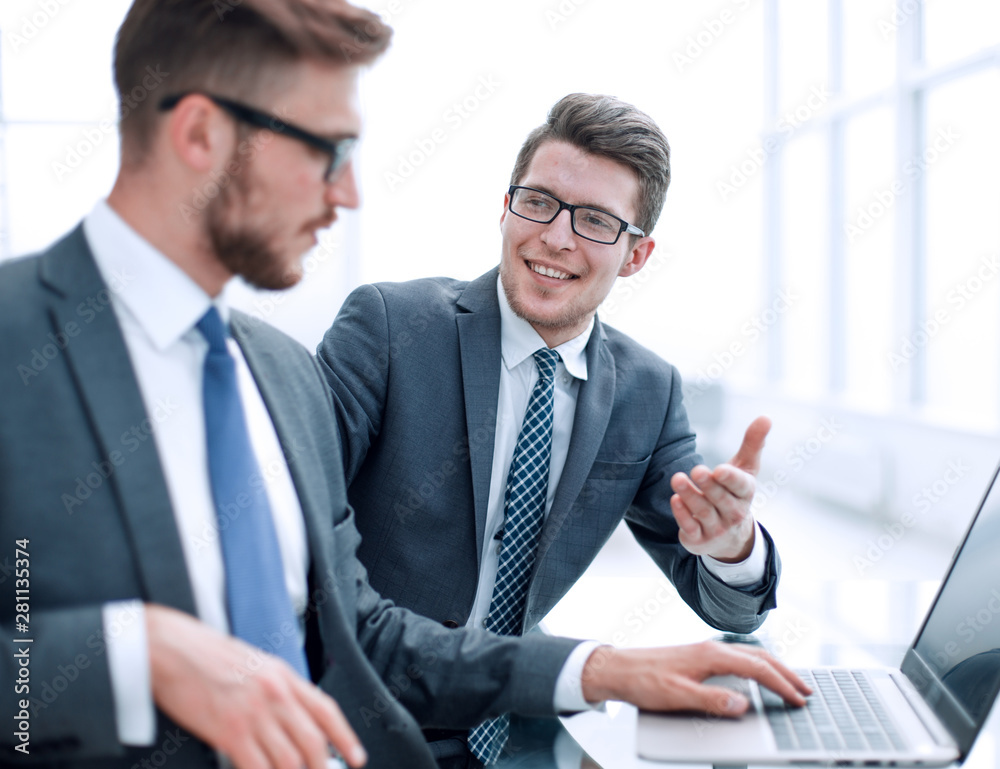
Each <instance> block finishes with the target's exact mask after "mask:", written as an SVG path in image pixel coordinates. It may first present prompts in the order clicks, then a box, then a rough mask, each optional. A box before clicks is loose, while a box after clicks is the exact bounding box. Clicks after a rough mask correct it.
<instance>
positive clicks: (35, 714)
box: [0, 228, 573, 769]
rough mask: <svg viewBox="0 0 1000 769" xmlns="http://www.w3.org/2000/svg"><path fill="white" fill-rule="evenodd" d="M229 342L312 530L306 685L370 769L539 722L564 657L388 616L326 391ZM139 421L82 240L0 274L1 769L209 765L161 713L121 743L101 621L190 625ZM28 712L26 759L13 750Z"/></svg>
mask: <svg viewBox="0 0 1000 769" xmlns="http://www.w3.org/2000/svg"><path fill="white" fill-rule="evenodd" d="M233 330H234V336H235V337H236V338H237V341H238V342H239V343H240V345H241V347H242V349H243V351H244V354H245V356H246V359H247V362H248V364H249V366H250V369H251V371H252V372H253V374H254V377H255V379H256V381H257V384H258V387H259V389H260V392H261V395H262V396H263V398H264V402H265V403H266V405H267V408H268V410H269V411H270V414H271V418H272V420H273V422H274V425H275V428H276V430H277V433H278V436H279V438H280V440H281V442H282V445H283V447H284V448H285V450H286V457H287V458H288V464H289V469H290V470H291V475H292V479H293V481H294V484H295V488H296V490H297V492H298V495H299V499H300V502H301V504H302V510H303V514H304V516H305V523H306V529H307V533H308V538H309V555H310V571H309V575H308V576H309V595H310V604H309V609H308V614H307V655H308V657H309V662H310V668H311V671H312V675H313V678H314V679H315V680H316V681H317V682H318V683H319V684H320V686H322V687H323V688H324V689H325V690H326V691H328V692H329V693H330V694H331V695H332V696H333V697H334V698H335V699H336V700H337V701H338V702H339V703H340V706H341V708H342V709H343V711H344V713H345V714H346V716H347V718H348V719H349V720H350V722H351V724H352V725H353V727H354V728H355V730H356V731H357V732H358V733H359V735H360V737H361V739H362V741H363V743H364V744H365V747H366V748H367V750H368V752H369V754H370V756H371V765H372V766H375V767H378V766H393V767H395V766H403V765H406V766H415V767H428V768H429V767H433V766H434V763H433V761H432V759H431V758H430V756H429V754H428V753H427V749H426V747H425V745H424V742H423V738H422V737H421V733H420V731H419V729H418V726H417V722H420V724H422V725H432V726H444V727H456V728H462V727H469V726H471V725H473V724H475V723H476V722H478V721H480V720H482V719H483V718H485V717H487V716H489V715H493V714H496V713H499V712H503V711H507V710H514V711H521V712H523V713H525V714H527V715H551V714H552V694H553V690H554V686H555V678H556V676H557V674H558V672H559V670H560V668H561V666H562V664H563V662H564V661H565V658H566V656H567V655H568V653H569V651H570V650H571V648H572V646H573V642H570V641H567V640H565V639H548V638H544V639H521V640H524V641H526V642H525V643H522V644H511V643H510V642H509V641H508V640H506V639H498V638H496V637H494V636H491V635H490V634H487V633H485V632H466V631H461V630H448V629H446V628H444V627H442V626H441V625H440V624H439V623H435V622H432V621H430V620H427V619H425V618H423V617H418V616H416V615H414V614H412V613H411V612H408V611H406V610H403V609H401V608H397V607H394V606H393V605H392V604H391V603H390V602H389V601H386V600H383V599H382V598H381V597H380V596H379V595H378V594H377V593H376V592H375V591H374V590H373V589H372V588H371V587H370V586H369V584H368V581H367V579H366V575H365V570H364V568H363V567H362V566H361V564H360V563H359V562H358V561H357V559H356V557H355V550H356V548H357V547H358V543H359V541H360V538H359V536H358V532H357V530H356V529H355V525H354V519H353V515H352V513H351V510H350V509H349V508H348V507H347V504H346V499H345V493H344V481H343V475H342V471H341V467H342V460H341V456H340V451H339V447H338V437H337V432H336V428H335V427H334V418H333V412H332V409H331V401H330V396H329V390H328V388H327V387H326V385H325V383H324V382H323V380H322V377H321V376H320V374H319V372H318V370H317V368H316V366H315V363H314V361H313V360H312V358H311V357H310V355H309V354H308V352H307V351H306V350H304V349H303V348H301V347H300V346H299V345H297V344H296V343H294V342H293V341H292V340H290V339H288V338H287V337H285V336H284V335H282V334H280V333H279V332H277V331H275V330H274V329H272V328H270V327H269V326H267V325H266V324H264V323H259V322H256V321H254V320H253V319H251V318H249V317H247V316H245V315H240V314H237V313H234V318H233ZM150 418H151V415H150V414H148V413H147V412H146V409H145V407H144V405H143V401H142V397H141V395H140V392H139V388H138V385H137V383H136V379H135V375H134V373H133V371H132V367H131V362H130V359H129V355H128V352H127V349H126V347H125V343H124V340H123V338H122V335H121V331H120V328H119V326H118V323H117V320H116V318H115V314H114V310H113V309H112V307H111V305H110V299H109V293H108V287H107V286H106V285H105V284H104V283H103V282H102V280H101V278H100V275H99V273H98V272H97V269H96V267H95V265H94V262H93V257H92V256H91V255H90V251H89V248H88V246H87V243H86V240H85V238H84V236H83V234H82V229H81V228H77V229H76V230H75V231H74V232H72V233H71V234H70V235H69V236H67V237H66V238H65V239H63V240H62V241H60V242H59V243H57V244H56V245H55V246H53V247H52V248H51V249H50V250H48V251H47V252H45V253H43V254H42V255H40V256H38V257H33V258H28V259H24V260H18V261H16V262H12V263H7V264H4V265H2V266H0V543H2V548H3V550H2V553H0V566H2V567H3V568H2V569H0V585H2V586H3V588H2V591H0V594H2V597H3V600H0V633H2V635H3V637H4V638H5V639H7V640H6V641H5V642H4V643H5V646H6V648H5V651H4V652H3V654H0V680H2V681H4V689H5V694H4V696H3V697H0V721H2V722H3V724H4V729H3V731H2V732H0V751H2V755H3V757H4V761H3V762H4V763H7V761H8V760H9V759H11V758H12V757H13V760H16V761H18V762H19V763H20V762H22V761H23V762H24V763H26V764H31V763H35V764H37V765H50V766H55V765H57V764H58V766H69V767H102V769H106V768H107V767H111V768H112V769H114V768H116V767H120V768H121V769H124V768H125V767H131V766H134V765H136V764H137V763H139V762H141V761H143V760H152V762H153V763H154V764H155V765H159V761H161V760H162V759H163V758H164V757H169V758H171V759H172V761H173V759H174V758H175V757H177V756H179V757H180V758H181V760H180V762H176V763H173V762H172V764H171V765H176V766H185V767H202V766H205V767H207V766H213V765H214V764H215V755H214V753H213V752H212V751H211V750H209V749H208V748H207V746H206V745H204V744H203V743H201V742H199V741H198V740H197V739H195V738H194V737H192V736H190V735H188V734H186V733H184V732H183V731H179V730H178V729H177V727H176V726H175V725H173V724H171V723H170V722H169V720H168V719H166V717H164V716H163V715H162V714H160V715H159V717H158V726H157V736H156V741H155V745H154V746H153V747H151V748H144V749H135V748H124V747H123V746H121V745H120V744H119V743H118V740H117V737H116V728H115V719H114V712H113V700H112V693H111V689H110V679H109V674H108V666H107V654H106V649H107V646H106V640H105V638H104V636H103V631H102V624H101V616H100V610H101V605H102V604H103V603H105V602H108V601H115V600H122V599H132V598H138V599H141V600H142V601H146V602H156V603H159V604H163V605H166V606H172V607H175V608H177V609H180V610H182V611H186V612H189V613H191V614H193V613H194V612H195V604H194V598H193V594H192V589H191V585H190V582H189V579H188V575H187V572H186V569H185V564H184V558H183V554H182V551H181V542H180V537H179V534H178V530H177V527H176V524H175V522H174V514H173V511H172V509H171V505H170V501H169V498H168V495H167V489H166V485H165V481H164V478H163V473H162V470H161V467H160V461H159V457H158V454H157V450H156V447H155V443H154V441H153V439H152V437H151V432H150V421H149V420H150ZM17 540H28V546H27V550H28V552H29V553H30V558H29V560H30V568H29V575H28V576H26V577H25V578H26V579H28V580H29V583H27V584H30V618H29V620H28V627H29V632H28V633H21V632H19V631H18V630H17V627H16V623H17V622H18V619H17V618H16V616H15V615H16V612H15V601H14V596H15V593H14V590H15V584H17V583H15V580H16V579H17V578H18V576H19V575H18V573H17V568H18V567H20V564H17V563H16V562H15V541H17ZM20 584H25V583H20ZM12 638H18V639H27V638H31V639H33V642H32V643H30V644H29V643H28V642H27V641H25V643H24V644H23V646H24V648H28V649H29V654H30V656H29V659H30V665H29V666H28V670H29V674H28V679H27V681H25V683H26V684H27V686H28V690H27V691H26V692H25V693H23V694H18V695H16V696H15V693H14V692H12V691H11V687H13V686H14V682H15V680H18V678H17V677H18V675H19V672H18V671H19V670H20V669H21V665H19V660H18V658H15V657H14V656H13V655H14V652H15V648H14V647H15V646H16V647H18V648H20V646H21V645H18V644H11V643H10V639H12ZM21 675H23V674H21ZM22 698H23V699H27V700H29V706H28V708H27V710H28V712H29V718H28V719H27V721H28V724H29V729H30V743H29V746H30V747H29V750H30V754H29V755H28V756H22V755H18V754H15V753H13V752H12V750H13V746H12V744H11V743H12V742H14V743H15V744H16V742H17V741H16V740H15V738H14V737H13V736H12V732H13V731H14V730H13V729H12V725H13V724H15V723H18V722H19V721H18V719H17V717H18V715H19V713H20V710H21V708H20V707H19V700H20V699H22ZM397 698H398V700H399V702H396V699H397ZM399 703H402V705H404V706H405V708H406V709H404V708H403V707H400V704H399ZM407 711H409V712H407ZM411 714H412V715H411ZM157 752H159V760H158V759H157Z"/></svg>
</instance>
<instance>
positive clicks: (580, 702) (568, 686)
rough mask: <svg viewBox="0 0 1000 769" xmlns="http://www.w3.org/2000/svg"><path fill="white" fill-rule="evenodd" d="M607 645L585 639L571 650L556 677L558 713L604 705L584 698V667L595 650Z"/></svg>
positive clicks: (554, 697) (594, 708)
mask: <svg viewBox="0 0 1000 769" xmlns="http://www.w3.org/2000/svg"><path fill="white" fill-rule="evenodd" d="M605 645H606V644H601V643H598V642H597V641H584V642H582V643H581V644H579V645H578V646H577V647H576V648H575V649H573V651H572V652H570V655H569V656H568V657H567V658H566V662H564V663H563V666H562V670H560V671H559V677H558V678H557V679H556V691H555V694H554V695H553V697H552V700H553V702H554V703H555V709H556V713H577V712H579V711H581V710H596V709H597V708H599V707H601V706H602V705H603V703H596V704H595V703H590V702H587V701H586V700H585V699H584V698H583V668H584V666H585V665H586V664H587V660H588V659H590V655H591V654H593V653H594V650H595V649H597V648H598V647H599V646H605Z"/></svg>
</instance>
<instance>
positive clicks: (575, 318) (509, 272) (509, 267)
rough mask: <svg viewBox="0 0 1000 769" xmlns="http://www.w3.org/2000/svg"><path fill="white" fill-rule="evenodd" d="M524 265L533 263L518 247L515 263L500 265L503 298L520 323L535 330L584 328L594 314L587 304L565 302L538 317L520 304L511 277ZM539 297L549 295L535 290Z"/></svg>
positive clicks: (519, 298)
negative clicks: (525, 323)
mask: <svg viewBox="0 0 1000 769" xmlns="http://www.w3.org/2000/svg"><path fill="white" fill-rule="evenodd" d="M524 261H529V262H530V261H533V260H532V254H531V252H530V250H529V249H527V248H525V247H523V246H522V247H520V248H518V249H517V262H516V265H517V266H515V262H513V261H510V262H508V261H507V260H506V259H501V261H500V285H501V286H502V287H503V292H504V295H505V296H506V297H507V304H508V305H510V309H511V310H512V311H513V312H514V314H515V315H516V316H517V317H519V318H520V319H521V320H526V321H528V323H530V324H531V325H532V326H533V327H535V328H548V329H565V328H573V327H575V326H578V325H586V323H588V322H589V321H590V318H591V317H592V316H593V314H594V313H595V312H596V311H597V305H596V304H595V305H593V306H590V305H589V304H586V300H581V299H579V298H571V299H569V300H568V301H566V302H565V303H564V304H563V305H562V306H561V307H560V308H558V310H557V311H555V312H552V313H550V314H548V315H539V314H536V313H534V312H532V311H531V310H530V309H528V307H527V305H526V302H524V301H522V299H521V296H520V294H519V293H518V291H517V285H518V280H517V278H516V277H515V276H514V273H515V271H516V270H519V269H520V268H521V263H522V262H524ZM535 290H537V291H538V292H539V293H540V294H541V296H543V297H544V296H546V295H547V294H548V292H547V291H545V290H544V289H535Z"/></svg>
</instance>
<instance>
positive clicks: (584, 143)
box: [510, 93, 670, 235]
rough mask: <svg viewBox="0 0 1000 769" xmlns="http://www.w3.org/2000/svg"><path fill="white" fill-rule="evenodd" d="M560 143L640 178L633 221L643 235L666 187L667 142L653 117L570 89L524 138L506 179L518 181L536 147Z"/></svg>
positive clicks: (657, 212) (608, 98)
mask: <svg viewBox="0 0 1000 769" xmlns="http://www.w3.org/2000/svg"><path fill="white" fill-rule="evenodd" d="M549 141H563V142H567V143H569V144H572V145H573V146H575V147H578V148H579V149H581V150H583V151H584V152H589V153H591V154H593V155H601V156H602V157H606V158H608V159H610V160H614V161H615V162H617V163H621V164H622V165H624V166H626V167H627V168H629V169H631V170H632V171H633V172H634V173H635V175H636V178H637V179H638V181H639V199H638V200H636V201H635V207H636V216H637V218H638V221H636V222H632V224H635V225H636V226H637V227H639V229H641V230H643V231H644V232H645V233H646V234H647V235H648V234H649V233H650V232H652V231H653V227H655V226H656V220H657V219H659V218H660V212H661V211H662V210H663V201H664V200H665V199H666V197H667V187H669V186H670V145H669V144H668V143H667V137H666V136H664V135H663V132H662V131H661V130H660V127H659V126H658V125H656V123H655V122H654V121H653V119H652V118H651V117H650V116H649V115H647V114H646V113H645V112H642V111H640V110H638V109H636V108H635V107H633V106H632V105H631V104H628V103H627V102H623V101H621V100H620V99H617V98H615V97H614V96H602V95H598V94H587V93H571V94H570V95H569V96H564V97H563V98H562V99H560V100H559V101H558V102H556V104H555V106H553V107H552V109H551V110H549V115H548V118H546V121H545V123H544V124H543V125H540V126H539V127H538V128H536V129H535V130H534V131H532V132H531V133H530V134H528V138H527V139H525V140H524V144H523V145H521V150H520V152H518V153H517V161H516V162H515V163H514V171H513V173H511V177H510V183H511V184H519V183H520V182H521V179H523V178H524V175H525V174H526V173H527V172H528V166H530V165H531V161H532V159H533V158H534V157H535V153H536V152H537V151H538V148H539V147H541V146H542V144H544V143H545V142H549Z"/></svg>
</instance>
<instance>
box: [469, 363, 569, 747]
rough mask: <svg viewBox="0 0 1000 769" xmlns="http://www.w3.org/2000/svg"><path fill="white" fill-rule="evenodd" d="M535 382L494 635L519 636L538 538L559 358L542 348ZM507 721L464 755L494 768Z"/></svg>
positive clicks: (515, 473)
mask: <svg viewBox="0 0 1000 769" xmlns="http://www.w3.org/2000/svg"><path fill="white" fill-rule="evenodd" d="M534 356H535V365H537V366H538V382H537V383H536V384H535V389H534V390H533V391H532V393H531V400H530V401H528V409H527V411H525V413H524V422H523V423H522V424H521V433H520V434H519V435H518V437H517V445H516V446H515V447H514V458H513V460H512V461H511V463H510V473H509V474H508V475H507V490H506V492H505V493H504V511H503V515H504V524H503V539H502V540H501V546H502V548H503V549H502V550H501V551H500V562H499V564H498V566H497V578H496V582H495V583H494V585H493V599H492V600H491V602H490V613H489V614H487V615H486V621H485V627H486V629H487V630H492V631H493V632H494V633H499V634H500V635H519V634H520V632H521V623H522V621H523V619H524V599H525V597H526V596H527V594H528V579H529V577H530V576H531V569H532V567H533V566H534V565H535V556H536V555H537V551H538V535H539V534H540V533H541V531H542V521H543V519H544V517H545V498H546V496H547V493H548V488H549V456H550V455H551V453H552V396H553V383H554V381H555V372H556V363H557V362H558V361H559V353H557V352H556V351H555V350H550V349H549V348H548V347H543V348H542V349H540V350H537V351H536V352H535V354H534ZM509 731H510V716H508V715H506V714H504V715H502V716H498V717H497V718H493V719H491V720H489V721H486V722H484V723H482V724H480V725H479V726H477V727H476V728H475V729H473V730H472V731H470V732H469V750H471V751H472V754H473V755H474V756H475V757H476V758H478V759H479V760H480V761H482V762H483V763H484V764H487V765H489V764H495V763H496V762H497V759H499V758H500V752H501V751H502V750H503V746H504V745H505V744H506V742H507V734H508V732H509Z"/></svg>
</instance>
